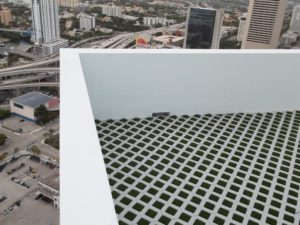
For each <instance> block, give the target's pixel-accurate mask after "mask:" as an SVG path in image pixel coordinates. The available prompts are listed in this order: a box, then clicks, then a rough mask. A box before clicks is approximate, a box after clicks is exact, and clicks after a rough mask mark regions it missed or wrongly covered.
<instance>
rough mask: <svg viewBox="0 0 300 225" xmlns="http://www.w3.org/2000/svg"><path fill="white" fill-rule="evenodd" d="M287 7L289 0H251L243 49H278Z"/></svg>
mask: <svg viewBox="0 0 300 225" xmlns="http://www.w3.org/2000/svg"><path fill="white" fill-rule="evenodd" d="M286 6H287V0H278V1H274V0H250V2H249V8H248V14H247V20H246V27H245V28H246V29H245V35H244V39H243V42H242V48H243V49H275V48H277V46H278V44H279V37H280V33H281V28H282V23H283V19H284V14H285V9H286Z"/></svg>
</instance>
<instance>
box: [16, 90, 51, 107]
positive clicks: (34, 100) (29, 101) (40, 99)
mask: <svg viewBox="0 0 300 225" xmlns="http://www.w3.org/2000/svg"><path fill="white" fill-rule="evenodd" d="M52 99H53V97H51V96H48V95H45V94H42V93H40V92H29V93H27V94H24V95H21V96H18V97H16V98H13V99H11V101H13V102H15V103H19V104H22V105H25V106H29V107H32V108H35V107H37V106H40V105H43V104H46V103H47V102H49V101H50V100H52Z"/></svg>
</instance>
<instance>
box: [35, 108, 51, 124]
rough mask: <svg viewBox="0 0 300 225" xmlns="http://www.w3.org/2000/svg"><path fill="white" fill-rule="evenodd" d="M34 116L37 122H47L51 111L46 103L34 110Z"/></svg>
mask: <svg viewBox="0 0 300 225" xmlns="http://www.w3.org/2000/svg"><path fill="white" fill-rule="evenodd" d="M34 116H35V118H36V123H37V124H40V125H42V124H45V123H47V122H48V121H49V111H48V109H47V108H46V106H44V105H40V106H39V107H37V108H36V109H35V110H34Z"/></svg>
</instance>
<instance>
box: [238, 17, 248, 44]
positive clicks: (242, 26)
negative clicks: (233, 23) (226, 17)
mask: <svg viewBox="0 0 300 225" xmlns="http://www.w3.org/2000/svg"><path fill="white" fill-rule="evenodd" d="M246 17H247V16H246V15H243V16H241V17H240V23H239V29H238V34H237V41H243V38H244V35H245V26H246Z"/></svg>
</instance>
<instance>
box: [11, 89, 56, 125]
mask: <svg viewBox="0 0 300 225" xmlns="http://www.w3.org/2000/svg"><path fill="white" fill-rule="evenodd" d="M40 105H44V106H46V108H47V109H48V110H52V109H55V110H57V109H58V105H59V99H57V98H53V97H51V96H48V95H45V94H42V93H39V92H29V93H27V94H25V95H21V96H18V97H16V98H13V99H11V100H10V111H11V113H12V115H15V116H18V117H20V118H22V119H26V120H29V121H33V122H35V121H36V118H35V116H34V111H35V109H36V108H37V107H39V106H40Z"/></svg>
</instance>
